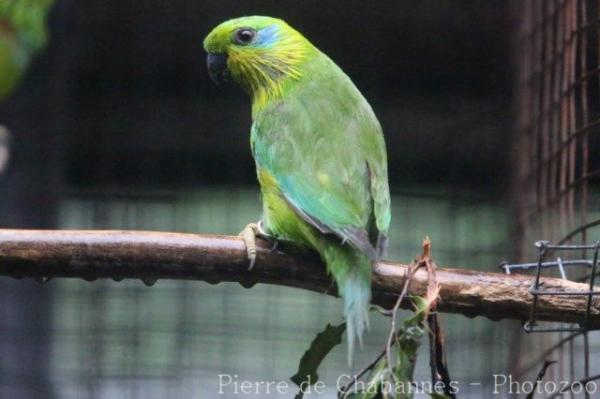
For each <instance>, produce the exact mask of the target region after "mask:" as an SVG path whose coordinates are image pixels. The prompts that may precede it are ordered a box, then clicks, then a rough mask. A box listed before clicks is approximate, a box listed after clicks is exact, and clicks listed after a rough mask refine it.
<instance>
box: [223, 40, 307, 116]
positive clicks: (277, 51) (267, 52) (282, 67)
mask: <svg viewBox="0 0 600 399" xmlns="http://www.w3.org/2000/svg"><path fill="white" fill-rule="evenodd" d="M317 52H318V50H317V49H316V48H315V47H314V46H313V45H312V44H311V43H310V42H309V41H308V40H306V39H305V38H304V37H303V36H302V35H300V34H299V33H297V32H295V31H293V32H292V31H290V32H288V34H287V35H286V36H285V38H284V39H281V40H279V41H278V42H277V45H276V46H274V47H271V48H258V49H257V48H253V49H246V48H238V49H236V50H235V51H232V52H230V53H229V61H228V66H229V69H230V72H231V75H232V77H233V78H234V79H235V80H236V81H237V82H238V83H239V84H240V85H241V86H242V87H243V88H244V90H246V92H247V93H248V94H249V95H250V97H251V98H252V114H253V115H255V114H256V113H257V112H259V111H260V110H261V109H263V108H264V107H265V106H267V105H269V104H271V103H272V102H273V101H276V100H278V99H280V98H281V97H282V96H284V95H285V93H286V92H287V91H288V90H289V89H290V88H291V87H293V86H294V85H295V84H296V83H297V82H298V81H300V80H301V79H302V77H303V70H304V65H305V64H306V62H307V61H308V60H310V59H312V58H313V57H314V55H315V54H316V53H317Z"/></svg>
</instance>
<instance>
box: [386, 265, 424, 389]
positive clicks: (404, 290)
mask: <svg viewBox="0 0 600 399" xmlns="http://www.w3.org/2000/svg"><path fill="white" fill-rule="evenodd" d="M421 266H422V263H421V262H413V263H411V264H410V265H409V267H408V270H407V271H406V273H407V275H406V279H405V280H404V287H402V292H401V293H400V295H398V300H397V301H396V303H395V304H394V307H393V308H392V323H391V325H390V333H389V335H388V339H387V342H386V345H385V350H384V353H385V355H386V357H387V366H388V372H389V373H390V376H392V378H395V377H394V371H393V364H394V363H393V361H392V360H393V359H392V346H393V345H394V343H395V342H396V340H395V339H394V338H395V337H396V314H397V313H398V309H399V308H400V304H401V303H402V301H403V300H404V298H405V297H406V293H407V292H408V287H409V286H410V281H411V280H412V278H413V276H414V275H415V272H416V271H417V270H418V269H419V268H420V267H421Z"/></svg>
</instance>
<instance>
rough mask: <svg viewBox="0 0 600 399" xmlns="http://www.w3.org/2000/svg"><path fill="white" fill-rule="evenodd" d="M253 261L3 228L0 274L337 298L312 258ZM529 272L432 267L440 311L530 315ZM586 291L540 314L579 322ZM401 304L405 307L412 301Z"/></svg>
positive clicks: (382, 270)
mask: <svg viewBox="0 0 600 399" xmlns="http://www.w3.org/2000/svg"><path fill="white" fill-rule="evenodd" d="M258 245H259V248H258V257H257V261H256V266H255V268H254V269H253V270H252V271H248V270H247V267H248V261H247V259H246V250H245V247H244V243H243V241H242V240H241V239H240V238H238V237H228V236H213V235H198V234H181V233H159V232H139V231H69V230H66V231H62V230H59V231H56V230H2V229H0V275H5V276H12V277H17V278H22V277H37V278H44V277H52V278H55V277H77V278H83V279H86V280H95V279H97V278H112V279H114V280H121V279H124V278H134V279H142V280H144V281H145V282H152V281H155V280H157V279H181V280H203V281H207V282H209V283H212V284H216V283H219V282H221V281H234V282H239V283H240V284H242V285H243V286H244V287H250V286H252V285H253V284H255V283H267V284H277V285H284V286H289V287H296V288H302V289H308V290H312V291H316V292H320V293H326V294H329V295H336V290H335V285H334V284H332V281H331V279H330V277H329V276H328V275H327V274H326V273H325V268H324V266H323V265H322V263H321V262H320V261H319V259H318V258H317V257H316V255H314V254H312V253H307V252H302V251H299V250H298V249H297V248H292V247H289V246H286V248H285V249H284V250H285V253H283V252H281V251H270V249H269V245H270V244H269V243H266V242H262V241H259V243H258ZM407 267H408V266H407V265H403V264H399V263H393V262H388V261H385V262H381V263H380V264H379V265H377V266H376V267H375V272H374V275H373V302H374V303H376V304H378V305H381V306H384V307H388V308H389V307H391V306H392V305H393V304H394V302H395V300H396V298H397V297H398V294H399V293H400V290H401V289H402V286H403V283H404V278H405V274H406V271H407ZM532 279H533V277H532V276H527V275H506V274H502V273H489V272H480V271H472V270H462V269H449V268H438V269H437V282H438V283H439V285H440V288H441V290H440V296H441V301H440V302H439V304H438V307H437V310H438V311H441V312H452V313H460V314H463V315H466V316H470V317H474V316H486V317H488V318H490V319H493V320H498V319H503V318H511V319H518V320H527V318H528V317H529V312H530V309H531V302H532V296H531V294H530V293H529V287H530V286H531V283H532ZM543 285H544V287H545V288H547V289H555V290H561V291H579V292H586V291H587V290H588V286H587V285H586V284H580V283H575V282H570V281H565V280H561V279H554V278H543ZM426 290H427V271H426V270H423V269H421V270H419V271H417V272H416V274H415V275H414V277H413V280H412V282H411V285H410V293H411V294H417V295H423V294H425V293H426ZM586 301H587V297H585V296H573V295H571V296H541V297H540V299H539V301H538V310H539V312H538V315H539V316H538V318H539V319H540V320H552V321H563V322H578V321H580V320H582V318H583V316H584V314H585V309H586ZM403 306H405V307H406V306H410V304H409V303H405V304H403ZM590 326H591V327H600V298H595V299H594V301H593V305H592V311H591V317H590Z"/></svg>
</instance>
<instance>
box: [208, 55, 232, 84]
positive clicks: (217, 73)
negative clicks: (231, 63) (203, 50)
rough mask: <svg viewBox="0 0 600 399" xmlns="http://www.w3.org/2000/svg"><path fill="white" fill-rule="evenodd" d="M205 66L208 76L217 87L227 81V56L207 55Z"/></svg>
mask: <svg viewBox="0 0 600 399" xmlns="http://www.w3.org/2000/svg"><path fill="white" fill-rule="evenodd" d="M206 65H207V66H208V75H209V76H210V78H211V79H212V81H213V82H215V84H216V85H217V86H218V85H219V84H220V83H223V82H226V81H227V54H223V53H208V57H206Z"/></svg>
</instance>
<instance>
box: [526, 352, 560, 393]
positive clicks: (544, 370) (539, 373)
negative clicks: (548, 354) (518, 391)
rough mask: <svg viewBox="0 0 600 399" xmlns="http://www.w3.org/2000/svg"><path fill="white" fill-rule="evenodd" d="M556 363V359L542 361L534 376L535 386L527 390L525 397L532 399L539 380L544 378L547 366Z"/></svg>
mask: <svg viewBox="0 0 600 399" xmlns="http://www.w3.org/2000/svg"><path fill="white" fill-rule="evenodd" d="M554 363H557V361H556V360H545V361H544V365H543V366H542V368H541V370H540V371H539V372H538V375H537V377H536V378H535V386H534V387H533V389H532V390H531V392H529V394H528V395H527V397H526V398H525V399H533V395H535V390H536V389H537V387H538V385H539V384H540V382H541V381H542V380H543V379H544V376H545V375H546V370H547V369H548V367H550V365H552V364H554Z"/></svg>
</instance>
